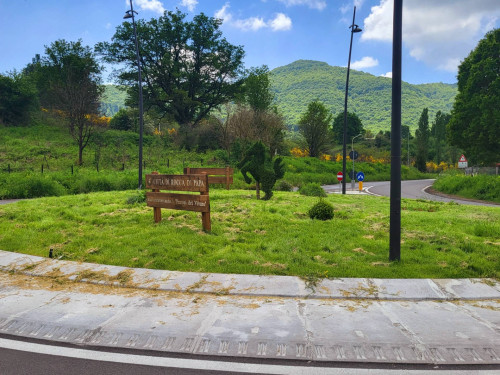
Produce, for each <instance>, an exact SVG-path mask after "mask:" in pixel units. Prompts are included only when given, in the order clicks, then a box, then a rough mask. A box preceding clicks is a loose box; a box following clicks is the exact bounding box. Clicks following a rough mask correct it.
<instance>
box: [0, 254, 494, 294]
mask: <svg viewBox="0 0 500 375" xmlns="http://www.w3.org/2000/svg"><path fill="white" fill-rule="evenodd" d="M0 270H2V271H3V272H11V273H17V274H23V275H27V276H32V277H47V278H53V279H65V280H67V281H71V282H82V283H89V284H96V285H104V286H112V287H124V288H134V289H142V290H144V289H146V290H154V291H164V292H182V293H203V294H214V295H232V296H253V297H263V296H269V297H288V298H313V299H346V300H387V301H390V300H394V301H405V300H411V301H427V300H442V301H455V300H460V299H466V300H488V299H500V283H499V282H497V281H495V280H493V279H369V278H335V279H309V280H304V279H301V278H299V277H295V276H265V275H241V274H214V273H198V272H180V271H166V270H152V269H142V268H128V267H120V266H110V265H102V264H93V263H80V262H73V261H66V260H55V259H48V258H43V257H38V256H32V255H26V254H20V253H12V252H7V251H1V250H0Z"/></svg>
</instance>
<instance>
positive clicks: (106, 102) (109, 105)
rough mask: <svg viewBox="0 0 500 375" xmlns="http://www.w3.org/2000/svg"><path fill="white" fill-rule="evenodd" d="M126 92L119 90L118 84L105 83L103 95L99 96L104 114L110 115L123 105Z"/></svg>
mask: <svg viewBox="0 0 500 375" xmlns="http://www.w3.org/2000/svg"><path fill="white" fill-rule="evenodd" d="M126 98H127V93H126V92H125V90H121V89H120V88H119V86H115V85H105V86H104V95H103V97H102V98H101V107H100V108H101V111H102V113H103V114H104V115H106V116H109V117H112V116H114V114H115V113H116V112H118V111H119V110H120V108H124V107H125V99H126Z"/></svg>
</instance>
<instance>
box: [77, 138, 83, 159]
mask: <svg viewBox="0 0 500 375" xmlns="http://www.w3.org/2000/svg"><path fill="white" fill-rule="evenodd" d="M82 164H83V142H82V139H81V138H80V139H79V140H78V165H82Z"/></svg>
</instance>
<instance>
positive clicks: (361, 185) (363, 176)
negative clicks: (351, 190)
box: [356, 172, 365, 191]
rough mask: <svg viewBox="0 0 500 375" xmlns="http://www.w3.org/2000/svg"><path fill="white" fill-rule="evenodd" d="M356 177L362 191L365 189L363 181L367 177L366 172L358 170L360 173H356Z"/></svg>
mask: <svg viewBox="0 0 500 375" xmlns="http://www.w3.org/2000/svg"><path fill="white" fill-rule="evenodd" d="M356 178H357V179H358V181H359V182H358V189H359V191H362V190H363V181H364V179H365V174H364V173H363V172H358V174H357V175H356Z"/></svg>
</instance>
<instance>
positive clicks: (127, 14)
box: [123, 0, 144, 190]
mask: <svg viewBox="0 0 500 375" xmlns="http://www.w3.org/2000/svg"><path fill="white" fill-rule="evenodd" d="M134 14H138V13H137V12H136V11H134V7H133V6H132V0H130V10H127V11H126V12H125V15H124V16H123V19H129V18H132V25H133V27H134V38H135V54H136V58H137V70H138V72H139V185H138V189H139V190H141V189H142V133H143V132H144V107H143V102H142V74H141V59H140V56H139V41H138V40H137V29H136V27H135V17H134Z"/></svg>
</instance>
